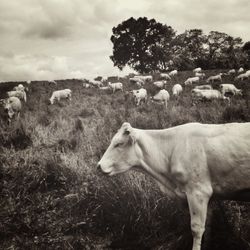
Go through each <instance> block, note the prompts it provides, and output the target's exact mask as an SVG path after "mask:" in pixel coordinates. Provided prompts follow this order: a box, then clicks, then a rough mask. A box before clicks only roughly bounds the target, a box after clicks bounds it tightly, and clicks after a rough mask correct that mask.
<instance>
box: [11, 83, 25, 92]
mask: <svg viewBox="0 0 250 250" xmlns="http://www.w3.org/2000/svg"><path fill="white" fill-rule="evenodd" d="M13 90H14V91H16V90H17V91H25V87H24V86H23V85H22V84H18V85H17V86H15V87H14V88H13Z"/></svg>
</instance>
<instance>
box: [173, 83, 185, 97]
mask: <svg viewBox="0 0 250 250" xmlns="http://www.w3.org/2000/svg"><path fill="white" fill-rule="evenodd" d="M182 91H183V88H182V86H181V85H180V84H178V83H177V84H175V85H174V86H173V88H172V93H173V96H174V97H178V96H179V95H180V93H181V92H182Z"/></svg>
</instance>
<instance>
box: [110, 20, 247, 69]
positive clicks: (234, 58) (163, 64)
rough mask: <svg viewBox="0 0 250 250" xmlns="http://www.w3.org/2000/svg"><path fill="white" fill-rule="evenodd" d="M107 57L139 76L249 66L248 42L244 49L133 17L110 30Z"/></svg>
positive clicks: (223, 38) (219, 37)
mask: <svg viewBox="0 0 250 250" xmlns="http://www.w3.org/2000/svg"><path fill="white" fill-rule="evenodd" d="M112 31H113V34H112V36H111V41H112V43H113V55H111V56H110V58H111V60H112V61H113V63H114V66H117V67H118V68H119V69H123V67H125V66H126V65H127V66H130V67H131V68H133V69H134V70H136V71H138V72H140V73H149V72H154V71H166V70H167V69H173V68H178V69H179V70H190V69H193V68H195V67H202V68H203V69H215V68H221V69H223V68H239V67H241V66H242V67H249V66H250V42H247V43H245V44H244V45H243V41H242V39H241V38H240V37H236V38H235V37H232V36H230V35H228V34H226V33H222V32H218V31H211V32H209V34H204V33H203V31H202V30H201V29H191V30H186V31H185V32H184V33H182V34H176V31H175V30H174V29H173V28H172V27H171V26H168V25H166V24H162V23H159V22H157V21H156V20H155V19H148V18H146V17H140V18H138V19H135V18H133V17H131V18H129V19H127V20H126V21H123V22H122V23H120V24H119V25H118V26H117V27H113V29H112Z"/></svg>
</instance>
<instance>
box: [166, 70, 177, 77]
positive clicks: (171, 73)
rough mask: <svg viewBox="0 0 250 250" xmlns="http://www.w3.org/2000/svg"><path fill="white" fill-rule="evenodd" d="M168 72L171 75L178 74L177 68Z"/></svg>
mask: <svg viewBox="0 0 250 250" xmlns="http://www.w3.org/2000/svg"><path fill="white" fill-rule="evenodd" d="M168 74H169V76H176V75H177V74H178V71H177V70H176V69H175V70H172V71H170V72H169V73H168Z"/></svg>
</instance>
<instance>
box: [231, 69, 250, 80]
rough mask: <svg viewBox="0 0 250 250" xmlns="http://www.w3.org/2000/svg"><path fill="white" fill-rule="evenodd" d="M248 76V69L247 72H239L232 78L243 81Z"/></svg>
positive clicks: (249, 74)
mask: <svg viewBox="0 0 250 250" xmlns="http://www.w3.org/2000/svg"><path fill="white" fill-rule="evenodd" d="M249 76H250V72H249V73H248V71H247V72H245V73H243V74H240V75H238V76H236V77H235V79H234V80H241V81H243V80H244V79H248V77H249Z"/></svg>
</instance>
